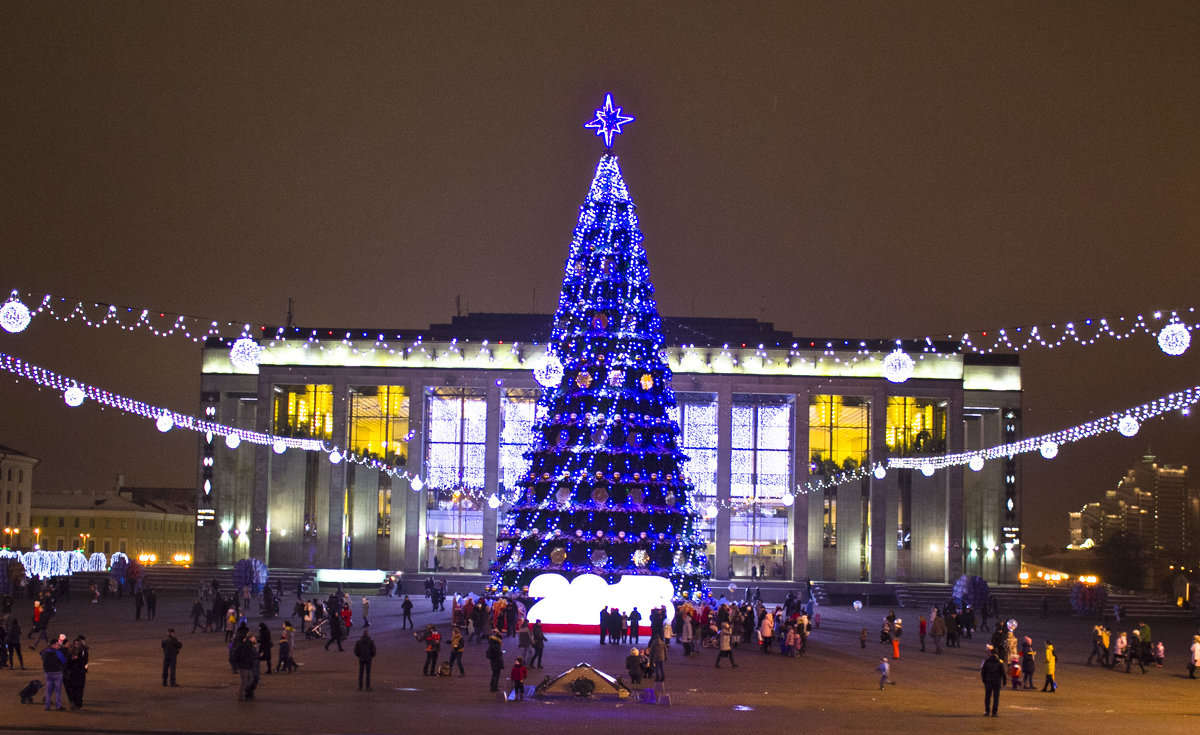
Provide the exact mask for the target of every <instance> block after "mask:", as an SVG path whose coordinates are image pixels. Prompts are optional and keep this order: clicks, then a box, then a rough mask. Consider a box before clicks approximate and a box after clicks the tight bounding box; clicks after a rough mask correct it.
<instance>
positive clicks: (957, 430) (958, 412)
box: [943, 388, 967, 582]
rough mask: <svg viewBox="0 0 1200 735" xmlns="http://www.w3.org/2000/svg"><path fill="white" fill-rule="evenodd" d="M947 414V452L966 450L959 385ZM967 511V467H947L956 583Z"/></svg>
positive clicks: (950, 554) (951, 569) (949, 569)
mask: <svg viewBox="0 0 1200 735" xmlns="http://www.w3.org/2000/svg"><path fill="white" fill-rule="evenodd" d="M947 411H948V414H947V416H946V451H947V452H948V453H949V454H957V453H959V452H962V451H964V448H965V446H966V442H965V441H964V432H965V427H964V426H963V391H962V389H961V388H955V389H954V392H953V397H952V398H951V400H950V405H949V407H948V408H947ZM965 519H966V513H965V510H964V505H963V466H962V465H957V466H955V467H951V468H950V469H948V470H946V540H945V542H944V544H943V547H944V548H945V549H946V579H945V581H946V582H953V581H955V580H957V579H958V578H959V577H961V576H962V574H963V569H964V562H965V557H966V551H967V550H966V548H965V547H964V544H963V540H964V538H965V537H964V535H963V534H964V531H965V528H966V523H965Z"/></svg>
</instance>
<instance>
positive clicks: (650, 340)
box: [492, 95, 715, 600]
mask: <svg viewBox="0 0 1200 735" xmlns="http://www.w3.org/2000/svg"><path fill="white" fill-rule="evenodd" d="M632 120H633V118H632V117H630V116H628V115H624V114H622V111H621V109H620V108H616V107H614V106H613V104H612V96H611V95H609V96H608V97H606V99H605V104H604V107H603V108H601V109H600V110H597V111H596V119H594V120H593V121H591V122H590V123H588V124H587V125H586V127H588V128H592V129H595V130H596V131H597V135H601V136H603V137H604V138H605V143H606V146H608V147H611V145H612V136H613V135H616V134H618V133H620V132H621V126H622V125H624V124H626V123H628V122H631V121H632ZM642 240H643V235H642V232H641V228H640V226H639V224H638V221H637V215H636V207H635V205H634V203H633V200H632V198H631V197H630V195H629V190H628V188H627V187H626V185H625V181H624V177H623V176H622V174H621V169H620V167H619V166H618V164H617V159H616V157H614V156H612V155H611V154H608V153H606V154H605V155H604V156H602V157H601V159H600V162H599V164H598V165H597V167H596V173H595V175H594V176H593V179H592V184H591V186H590V187H589V188H588V193H587V196H586V198H585V200H584V204H583V206H582V207H581V208H580V214H579V220H578V223H577V224H576V227H575V232H574V236H573V238H572V242H571V247H570V251H569V254H568V257H567V261H566V266H565V269H564V274H563V279H562V288H561V291H560V295H559V301H558V308H557V310H556V312H555V315H554V325H553V327H552V329H551V334H550V339H549V340H548V344H547V349H546V352H547V356H548V357H547V360H546V362H544V363H541V364H539V365H535V366H534V376H535V378H536V379H537V380H538V382H539V383H540V384H541V385H542V386H543V387H544V390H543V392H542V394H541V398H540V399H539V404H538V410H537V412H536V415H535V419H534V423H533V426H532V428H531V431H530V435H531V439H530V444H529V449H528V451H527V452H526V453H525V458H526V459H527V460H529V467H528V470H527V471H526V473H525V474H524V476H523V477H522V478H521V479H520V480H518V481H517V482H516V483H515V485H516V488H517V494H516V497H515V498H514V499H513V500H512V501H511V508H510V509H509V511H508V513H507V517H508V524H507V525H506V527H505V528H504V529H503V530H502V531H501V533H500V534H499V537H498V539H497V541H498V546H497V561H496V563H495V565H493V567H492V578H493V584H494V586H495V587H496V588H497V589H498V590H501V591H517V590H520V589H521V588H522V587H524V586H526V585H529V584H530V583H531V581H532V580H533V579H534V578H535V577H537V576H539V575H541V574H542V573H545V572H554V573H560V574H562V575H563V576H567V577H575V576H578V575H581V574H596V575H598V576H601V577H602V578H604V579H605V580H606V581H608V582H609V583H612V582H614V581H615V580H616V579H617V578H619V577H621V576H622V575H653V576H661V577H667V578H668V579H669V580H670V582H671V584H672V588H673V590H674V593H675V595H676V596H677V597H679V598H685V599H693V600H695V599H700V598H702V597H704V596H706V595H707V590H706V589H705V586H704V580H705V579H706V578H707V577H708V572H707V556H706V555H705V553H704V551H705V546H706V541H705V539H704V538H703V536H702V534H701V533H700V531H699V517H698V516H699V513H698V511H697V507H698V506H697V504H696V502H695V487H694V486H693V485H692V483H691V482H690V481H689V480H688V478H687V476H686V474H685V473H684V472H683V463H684V462H685V461H686V457H685V455H683V453H682V452H681V451H680V450H679V447H678V436H679V431H680V429H679V426H678V424H676V423H675V421H673V420H672V419H671V417H670V414H669V410H670V409H671V408H673V407H674V406H675V397H674V393H673V391H672V389H671V370H670V368H669V366H668V364H667V356H666V355H665V351H664V347H665V343H664V338H663V334H662V324H661V320H660V317H659V315H658V305H657V303H656V302H655V300H654V286H653V284H652V283H651V281H650V269H649V265H648V262H647V259H646V253H645V250H644V249H643V248H642ZM550 358H555V359H556V360H557V363H558V364H555V360H551V359H550ZM560 371H561V372H560ZM714 512H715V511H714ZM547 528H548V529H549V530H548V531H545V532H544V533H543V532H538V531H536V530H535V529H547Z"/></svg>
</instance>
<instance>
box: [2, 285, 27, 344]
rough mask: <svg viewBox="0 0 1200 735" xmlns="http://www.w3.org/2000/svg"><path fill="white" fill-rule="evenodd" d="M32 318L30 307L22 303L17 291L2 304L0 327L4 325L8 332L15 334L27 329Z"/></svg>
mask: <svg viewBox="0 0 1200 735" xmlns="http://www.w3.org/2000/svg"><path fill="white" fill-rule="evenodd" d="M32 318H33V317H31V316H30V315H29V307H28V306H26V305H25V304H23V303H21V300H20V299H18V298H17V297H16V292H13V296H12V297H10V298H9V300H8V301H6V302H4V306H0V327H4V331H6V332H11V333H14V334H15V333H17V332H23V331H25V328H26V327H28V326H29V322H30V321H31V320H32Z"/></svg>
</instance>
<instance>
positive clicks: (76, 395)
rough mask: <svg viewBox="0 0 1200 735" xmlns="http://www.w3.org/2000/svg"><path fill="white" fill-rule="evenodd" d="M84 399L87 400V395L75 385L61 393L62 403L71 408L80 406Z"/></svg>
mask: <svg viewBox="0 0 1200 735" xmlns="http://www.w3.org/2000/svg"><path fill="white" fill-rule="evenodd" d="M85 398H87V394H86V393H84V392H83V388H80V387H79V386H77V385H73V386H71V387H70V388H67V389H66V390H65V391H63V401H64V402H65V403H66V404H67V405H68V406H70V407H71V408H75V407H76V406H82V405H83V399H85Z"/></svg>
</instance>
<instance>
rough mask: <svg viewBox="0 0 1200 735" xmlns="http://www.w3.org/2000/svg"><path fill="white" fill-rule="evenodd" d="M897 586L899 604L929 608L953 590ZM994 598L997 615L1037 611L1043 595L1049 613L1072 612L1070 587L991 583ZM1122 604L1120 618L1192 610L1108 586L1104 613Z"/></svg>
mask: <svg viewBox="0 0 1200 735" xmlns="http://www.w3.org/2000/svg"><path fill="white" fill-rule="evenodd" d="M895 590H896V604H897V605H898V606H899V607H902V608H907V609H911V610H916V611H919V612H928V611H929V609H930V608H933V607H935V606H936V607H941V606H942V605H944V604H946V602H948V601H949V600H950V599H951V597H952V595H953V592H954V586H953V585H948V584H908V585H899V586H897V587H896V588H895ZM990 592H991V595H992V597H994V598H995V599H996V607H997V610H998V611H999V613H1000V617H1002V618H1007V617H1012V616H1015V615H1040V614H1041V612H1042V599H1043V597H1044V598H1045V599H1046V602H1047V605H1048V609H1049V611H1050V613H1052V614H1062V613H1064V612H1068V613H1069V612H1071V588H1070V587H1009V586H993V587H992V588H991V590H990ZM1114 603H1116V604H1119V605H1120V606H1121V611H1122V613H1121V617H1122V619H1127V618H1137V617H1145V618H1193V617H1196V614H1195V611H1194V610H1189V609H1186V608H1182V607H1178V606H1177V605H1174V604H1172V603H1170V602H1166V601H1162V600H1155V599H1152V598H1150V597H1147V596H1146V595H1139V594H1135V593H1132V592H1124V591H1118V590H1114V589H1112V588H1109V591H1108V603H1107V609H1106V610H1105V611H1104V614H1105V616H1106V617H1108V618H1110V619H1111V618H1112V609H1113V607H1112V606H1113V604H1114Z"/></svg>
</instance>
